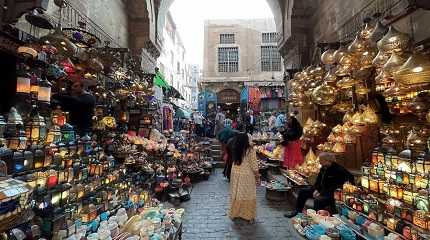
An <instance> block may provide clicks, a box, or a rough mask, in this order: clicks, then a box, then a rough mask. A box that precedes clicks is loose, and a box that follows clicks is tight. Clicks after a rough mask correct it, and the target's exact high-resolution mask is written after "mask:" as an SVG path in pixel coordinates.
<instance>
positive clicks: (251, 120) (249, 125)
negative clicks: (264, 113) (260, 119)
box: [246, 110, 257, 134]
mask: <svg viewBox="0 0 430 240" xmlns="http://www.w3.org/2000/svg"><path fill="white" fill-rule="evenodd" d="M256 122H257V121H256V119H255V116H254V113H253V112H252V111H251V110H249V111H248V114H247V115H246V132H247V133H249V134H253V133H254V129H255V124H256Z"/></svg>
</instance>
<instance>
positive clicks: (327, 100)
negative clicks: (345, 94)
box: [312, 84, 336, 106]
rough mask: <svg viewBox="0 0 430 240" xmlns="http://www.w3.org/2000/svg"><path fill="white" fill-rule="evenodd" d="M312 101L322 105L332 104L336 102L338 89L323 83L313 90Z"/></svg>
mask: <svg viewBox="0 0 430 240" xmlns="http://www.w3.org/2000/svg"><path fill="white" fill-rule="evenodd" d="M312 101H313V102H314V103H315V104H317V105H321V106H328V105H332V104H334V103H335V102H336V89H335V88H334V87H331V86H328V85H326V84H323V85H321V86H319V87H317V88H315V89H314V91H313V92H312Z"/></svg>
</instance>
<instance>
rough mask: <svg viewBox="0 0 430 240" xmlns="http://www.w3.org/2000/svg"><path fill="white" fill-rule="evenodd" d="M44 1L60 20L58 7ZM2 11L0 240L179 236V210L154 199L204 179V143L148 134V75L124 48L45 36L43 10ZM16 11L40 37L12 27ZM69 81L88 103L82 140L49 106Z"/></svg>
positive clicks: (40, 6)
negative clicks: (91, 104)
mask: <svg viewBox="0 0 430 240" xmlns="http://www.w3.org/2000/svg"><path fill="white" fill-rule="evenodd" d="M54 2H55V4H56V5H57V7H58V9H59V11H60V12H61V10H62V8H64V7H65V6H67V4H68V3H67V2H66V1H54ZM8 4H15V5H14V7H11V6H9V8H5V9H4V11H5V12H3V14H4V15H2V16H3V18H2V29H1V31H0V33H1V34H0V35H1V51H2V56H6V55H7V56H11V57H12V59H15V60H16V63H14V64H13V65H14V66H16V68H15V69H9V70H8V71H11V72H12V75H13V76H16V77H15V78H14V79H13V80H16V86H13V89H14V90H15V93H14V94H13V101H12V102H11V105H12V107H11V108H9V109H8V110H7V111H5V112H3V113H2V115H0V145H1V147H0V174H1V176H0V185H1V186H0V200H1V203H0V232H1V234H0V239H82V238H84V239H126V238H127V237H133V236H135V237H136V238H133V239H177V238H180V235H181V231H182V224H181V222H182V217H183V213H184V210H183V209H180V208H178V209H174V208H172V209H165V208H163V206H162V204H160V201H166V200H169V201H171V202H172V203H173V204H179V203H180V202H181V201H185V200H187V199H189V197H190V191H191V180H200V179H207V178H208V177H209V174H210V172H211V164H210V163H209V162H210V160H211V159H210V158H209V157H208V152H209V151H208V147H209V144H207V143H204V142H203V143H197V142H193V141H192V138H191V137H190V134H189V133H188V132H186V131H183V132H181V133H175V134H174V133H172V132H171V131H170V132H169V131H164V132H160V131H158V129H156V128H155V125H156V121H161V119H160V118H161V117H160V115H159V113H160V111H159V103H158V102H157V101H156V99H155V98H154V92H153V78H154V76H155V75H154V74H150V73H145V72H143V71H142V70H141V67H140V59H138V58H137V57H135V56H133V55H132V54H131V53H130V51H129V50H128V49H123V48H113V47H110V44H109V42H104V43H102V42H101V40H100V39H99V38H98V37H97V36H96V35H94V34H92V33H90V32H89V31H86V30H85V27H84V26H85V24H83V23H80V26H79V27H76V28H61V21H60V24H58V25H57V27H54V26H53V25H52V24H51V23H50V21H49V19H48V18H47V17H46V16H45V15H44V13H43V10H44V9H46V6H47V1H46V0H38V1H21V2H19V3H9V2H8ZM33 9H37V11H36V12H35V11H32V10H33ZM22 13H24V14H25V19H26V20H27V21H28V23H30V24H31V25H32V26H33V27H36V28H43V29H47V30H49V31H48V34H47V35H44V36H42V37H41V38H36V37H34V36H31V35H29V34H26V33H24V32H21V31H20V30H18V29H16V28H14V25H13V23H14V22H15V21H16V20H17V18H18V17H19V16H21V14H22ZM60 19H61V18H60ZM17 33H18V34H17ZM8 81H9V80H8ZM76 81H79V82H82V83H83V84H84V85H85V86H87V87H88V92H90V93H91V94H92V95H93V96H94V98H95V102H96V104H95V109H94V116H93V118H92V127H91V129H90V130H89V131H82V130H81V129H76V128H74V127H73V126H72V125H71V124H70V122H69V113H68V112H66V111H63V109H61V107H60V105H59V104H58V103H57V101H56V98H55V96H57V95H61V94H64V93H66V92H67V90H68V89H69V88H70V86H71V85H72V84H73V83H74V82H76ZM2 94H3V93H2ZM2 104H3V103H2Z"/></svg>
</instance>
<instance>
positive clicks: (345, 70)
mask: <svg viewBox="0 0 430 240" xmlns="http://www.w3.org/2000/svg"><path fill="white" fill-rule="evenodd" d="M335 74H336V76H339V77H344V76H347V75H350V74H351V66H343V65H338V66H337V69H336V71H335Z"/></svg>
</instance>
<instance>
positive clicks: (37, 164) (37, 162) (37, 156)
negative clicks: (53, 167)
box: [33, 148, 45, 169]
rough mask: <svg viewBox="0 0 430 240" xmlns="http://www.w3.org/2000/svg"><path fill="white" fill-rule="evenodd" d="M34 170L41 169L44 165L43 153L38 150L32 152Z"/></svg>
mask: <svg viewBox="0 0 430 240" xmlns="http://www.w3.org/2000/svg"><path fill="white" fill-rule="evenodd" d="M33 162H34V168H35V169H38V168H42V167H43V165H44V163H45V153H44V152H43V151H42V149H40V148H36V149H35V150H34V161H33Z"/></svg>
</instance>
